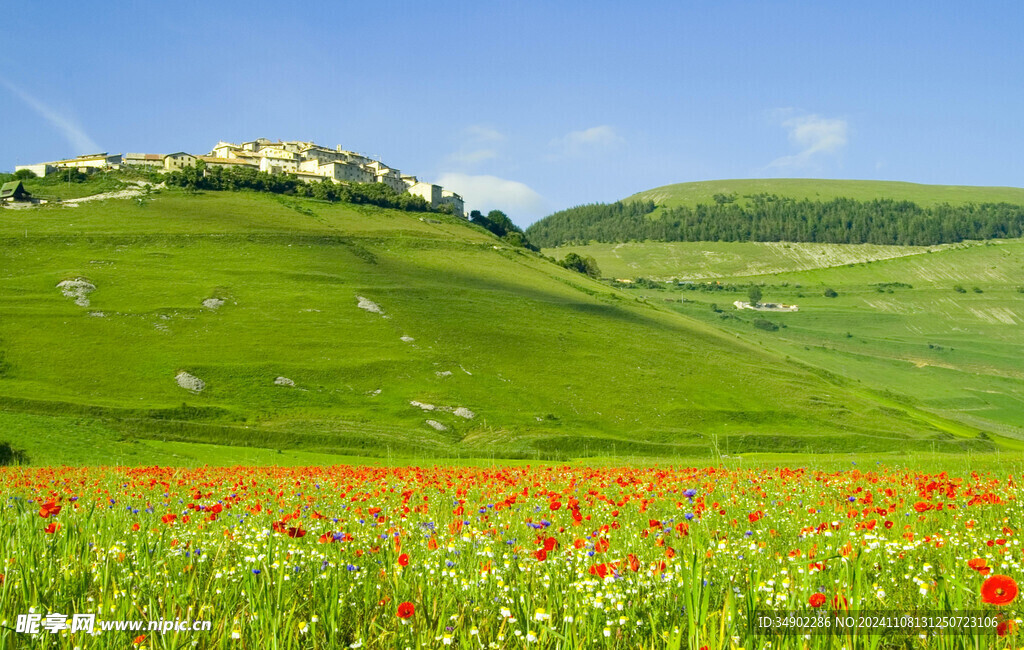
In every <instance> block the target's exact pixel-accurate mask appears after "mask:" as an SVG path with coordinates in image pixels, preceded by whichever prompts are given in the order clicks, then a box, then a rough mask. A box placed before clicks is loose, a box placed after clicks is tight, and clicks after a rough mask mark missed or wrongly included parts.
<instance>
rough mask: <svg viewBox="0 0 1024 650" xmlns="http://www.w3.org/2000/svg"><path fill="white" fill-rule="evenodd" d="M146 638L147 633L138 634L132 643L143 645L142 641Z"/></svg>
mask: <svg viewBox="0 0 1024 650" xmlns="http://www.w3.org/2000/svg"><path fill="white" fill-rule="evenodd" d="M145 640H146V635H145V634H140V635H139V636H137V637H135V638H134V639H132V645H141V644H142V642H143V641H145Z"/></svg>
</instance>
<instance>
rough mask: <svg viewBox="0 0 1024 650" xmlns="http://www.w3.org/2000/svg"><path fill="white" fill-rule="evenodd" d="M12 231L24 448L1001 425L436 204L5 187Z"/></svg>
mask: <svg viewBox="0 0 1024 650" xmlns="http://www.w3.org/2000/svg"><path fill="white" fill-rule="evenodd" d="M0 247H2V249H3V255H2V256H0V441H7V442H10V443H11V444H12V446H14V447H15V448H20V449H23V450H25V451H26V453H27V454H28V455H29V457H30V458H31V459H32V460H33V462H87V463H90V462H91V463H100V462H126V463H133V464H137V463H152V462H174V463H198V462H203V461H204V460H206V459H210V458H217V459H218V462H224V459H229V458H238V459H239V460H240V462H241V461H242V460H243V459H244V460H245V461H246V462H276V461H277V460H279V459H280V458H281V456H282V454H283V455H285V456H288V457H289V459H290V461H289V462H302V461H303V459H305V460H309V459H321V458H327V457H330V455H333V454H357V455H363V456H385V455H390V454H395V455H404V456H408V457H415V458H432V457H456V456H465V457H490V456H495V457H503V458H516V457H519V458H549V459H556V458H557V459H568V458H577V457H591V456H613V457H624V456H643V457H653V458H664V457H668V456H678V457H694V456H701V455H707V454H710V453H713V452H715V451H720V452H722V453H732V454H735V453H737V452H740V453H743V452H750V451H764V450H770V451H808V452H821V453H829V452H846V451H879V452H889V451H899V452H902V453H906V452H910V451H913V450H915V449H917V450H931V449H938V450H940V451H942V450H947V451H953V450H966V449H978V450H985V449H990V448H992V447H993V444H994V443H993V442H992V441H991V440H989V439H988V438H986V437H985V436H984V435H982V436H980V437H979V435H978V434H979V431H980V429H979V428H977V427H972V426H966V425H964V424H961V423H956V422H952V421H949V420H947V419H943V418H939V417H935V416H934V415H931V414H928V413H926V412H924V411H922V410H920V409H918V408H916V407H913V406H908V405H904V404H900V403H898V402H895V401H893V400H891V399H888V398H886V397H885V396H882V395H878V394H876V393H875V392H873V391H872V390H870V389H869V388H867V387H864V386H860V385H857V384H856V383H855V382H849V381H846V380H844V379H842V378H839V377H836V376H834V375H833V374H831V373H829V372H825V371H822V370H820V369H818V368H816V367H814V366H812V365H808V364H803V363H797V362H794V361H792V360H787V359H786V358H785V357H784V356H783V355H782V354H778V353H776V352H773V351H770V350H768V351H766V350H762V349H759V348H758V347H757V346H756V345H753V344H750V343H748V342H744V341H742V340H740V339H738V338H737V337H736V336H735V335H734V334H723V333H722V332H721V331H719V329H718V328H717V327H716V326H714V325H711V324H708V323H706V322H702V319H700V318H694V317H692V316H691V315H687V314H683V313H679V312H678V310H677V309H675V308H674V307H673V306H671V305H668V304H666V303H663V302H661V301H660V300H659V301H645V300H640V299H637V297H636V296H635V295H633V294H630V293H627V292H624V291H621V290H618V289H615V288H612V287H609V286H607V285H605V284H602V283H599V282H596V281H593V280H590V279H588V278H586V277H584V276H581V275H579V274H576V273H573V272H571V271H568V270H565V269H562V268H560V267H558V266H557V265H555V264H552V263H551V262H550V261H548V260H546V259H545V258H543V257H542V256H540V255H536V254H533V253H530V252H529V251H525V250H523V249H514V248H509V247H508V246H507V245H503V244H502V242H500V241H499V240H497V239H495V238H494V237H492V236H491V235H490V234H488V233H486V232H484V231H483V230H481V229H479V228H477V227H475V226H473V225H471V224H468V223H467V222H464V221H462V220H459V219H455V218H450V217H446V216H442V215H434V214H426V215H424V214H422V213H407V212H398V211H392V210H385V209H379V208H374V207H369V206H353V205H347V204H329V203H323V202H318V201H315V200H311V199H297V198H292V197H285V196H275V195H269V194H256V193H251V192H237V193H231V192H207V193H200V194H189V193H186V192H184V191H176V190H164V191H162V192H160V193H159V194H157V195H155V196H153V197H152V198H148V199H145V200H142V201H138V200H107V201H95V202H91V203H82V204H80V205H79V206H77V207H74V208H72V207H62V206H60V205H48V206H41V207H37V208H32V209H23V210H7V209H5V210H3V211H0ZM62 283H66V284H63V285H62ZM58 285H62V286H58ZM304 454H305V455H304ZM317 454H319V456H318V455H317ZM253 459H255V460H253Z"/></svg>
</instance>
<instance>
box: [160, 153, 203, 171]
mask: <svg viewBox="0 0 1024 650" xmlns="http://www.w3.org/2000/svg"><path fill="white" fill-rule="evenodd" d="M195 164H196V157H195V156H193V155H192V154H190V153H185V152H184V151H178V152H176V153H169V154H167V155H166V156H164V171H165V172H175V171H180V170H182V169H184V168H185V167H193V166H195Z"/></svg>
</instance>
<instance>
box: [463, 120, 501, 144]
mask: <svg viewBox="0 0 1024 650" xmlns="http://www.w3.org/2000/svg"><path fill="white" fill-rule="evenodd" d="M464 133H465V135H466V137H467V138H468V139H470V140H471V141H473V142H501V141H502V140H504V139H505V134H504V133H502V132H501V131H498V130H497V129H492V128H491V127H489V126H483V125H482V124H474V125H473V126H469V127H466V129H465V131H464Z"/></svg>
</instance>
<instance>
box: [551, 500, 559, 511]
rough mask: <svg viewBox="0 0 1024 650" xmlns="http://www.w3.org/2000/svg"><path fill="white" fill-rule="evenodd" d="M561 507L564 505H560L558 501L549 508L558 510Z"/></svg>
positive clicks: (553, 502)
mask: <svg viewBox="0 0 1024 650" xmlns="http://www.w3.org/2000/svg"><path fill="white" fill-rule="evenodd" d="M561 507H562V504H561V503H559V502H558V501H552V502H551V503H550V504H548V508H550V509H551V510H558V509H559V508H561Z"/></svg>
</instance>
